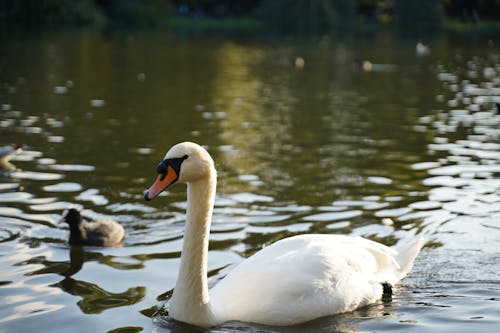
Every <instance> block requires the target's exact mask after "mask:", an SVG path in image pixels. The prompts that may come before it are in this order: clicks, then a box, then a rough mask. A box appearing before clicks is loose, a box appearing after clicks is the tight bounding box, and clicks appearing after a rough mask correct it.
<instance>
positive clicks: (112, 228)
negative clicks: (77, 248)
mask: <svg viewBox="0 0 500 333" xmlns="http://www.w3.org/2000/svg"><path fill="white" fill-rule="evenodd" d="M64 222H66V223H67V224H68V225H69V244H70V245H90V246H119V245H122V243H123V241H124V239H125V230H124V229H123V227H122V225H121V224H119V223H118V222H116V221H114V220H112V219H109V218H105V219H100V220H97V221H95V222H91V223H89V222H85V221H84V220H83V218H82V215H81V213H80V211H78V210H77V209H75V208H70V209H67V210H65V211H64V212H63V214H62V219H61V223H64Z"/></svg>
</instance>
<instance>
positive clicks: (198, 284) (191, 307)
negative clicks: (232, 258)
mask: <svg viewBox="0 0 500 333" xmlns="http://www.w3.org/2000/svg"><path fill="white" fill-rule="evenodd" d="M216 183H217V178H216V173H215V170H213V172H211V173H210V175H209V176H208V177H207V178H204V179H200V180H198V181H196V182H192V183H188V186H187V202H188V206H187V213H186V215H187V216H186V227H185V230H184V244H183V247H182V255H181V265H180V270H179V276H178V278H177V284H176V286H175V289H174V293H173V295H172V299H171V303H170V310H169V312H170V316H171V317H172V318H174V319H176V320H180V321H183V322H187V323H190V324H194V325H200V326H209V325H212V324H213V318H212V313H211V310H210V299H209V295H208V285H207V255H208V239H209V233H210V222H211V219H212V211H213V205H214V200H215V187H216Z"/></svg>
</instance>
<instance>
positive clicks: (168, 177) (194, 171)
mask: <svg viewBox="0 0 500 333" xmlns="http://www.w3.org/2000/svg"><path fill="white" fill-rule="evenodd" d="M156 172H157V173H158V178H157V179H156V181H155V182H154V184H153V185H151V187H150V188H149V189H148V190H147V191H146V193H144V199H146V200H147V201H149V200H151V199H153V198H155V197H156V196H157V195H158V194H160V193H161V192H162V191H164V190H166V189H167V188H168V187H170V186H171V185H173V184H175V183H176V182H182V183H190V182H195V181H197V180H200V179H205V178H207V177H209V176H210V174H211V173H212V172H215V169H214V161H213V160H212V157H210V155H209V154H208V152H207V151H206V150H205V149H204V148H202V147H201V146H199V145H197V144H196V143H192V142H182V143H178V144H176V145H175V146H173V147H172V148H170V150H169V151H168V152H167V154H166V155H165V157H164V158H163V160H162V161H161V162H160V164H158V166H157V167H156Z"/></svg>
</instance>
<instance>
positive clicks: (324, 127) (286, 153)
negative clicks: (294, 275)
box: [0, 33, 500, 332]
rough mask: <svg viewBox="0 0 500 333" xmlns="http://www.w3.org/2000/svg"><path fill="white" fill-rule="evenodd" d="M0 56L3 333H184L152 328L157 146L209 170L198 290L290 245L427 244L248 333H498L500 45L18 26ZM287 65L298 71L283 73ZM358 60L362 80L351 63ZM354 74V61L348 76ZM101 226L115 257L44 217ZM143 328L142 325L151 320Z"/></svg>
mask: <svg viewBox="0 0 500 333" xmlns="http://www.w3.org/2000/svg"><path fill="white" fill-rule="evenodd" d="M1 44H2V45H1V46H0V51H1V52H0V131H1V136H0V145H1V146H12V147H14V146H17V145H19V146H22V147H23V152H22V153H21V154H20V155H17V156H16V157H15V158H13V159H12V160H11V164H4V165H3V169H2V172H1V174H0V331H1V332H30V331H35V330H37V331H42V332H48V331H50V332H68V331H73V332H90V331H95V332H107V331H113V332H140V331H144V332H150V331H155V332H169V331H172V332H191V331H193V328H192V327H185V326H183V325H180V324H177V323H173V322H171V321H169V319H168V317H167V316H166V313H165V310H164V309H163V304H164V303H165V301H167V300H168V298H169V297H170V294H171V290H172V288H173V287H174V284H175V279H176V275H177V269H178V264H179V256H180V250H181V244H182V231H183V221H184V209H185V207H186V203H185V191H184V188H183V187H182V186H178V187H176V188H174V189H172V190H171V191H170V192H169V193H168V195H167V196H164V197H161V198H159V199H158V200H156V201H153V202H151V203H146V202H144V201H143V194H142V193H143V191H144V190H145V189H146V188H147V187H148V186H149V185H150V184H151V182H152V181H153V180H154V178H155V166H156V164H157V163H158V162H159V161H160V159H161V158H162V157H163V155H164V154H165V152H166V150H167V149H168V148H169V147H170V146H171V145H173V144H175V143H177V142H179V141H184V140H191V141H196V142H198V143H200V144H202V145H204V146H206V148H207V149H208V150H209V152H210V153H211V154H212V156H213V157H214V159H215V161H216V167H217V169H218V177H219V183H218V194H217V198H216V208H215V212H214V219H213V224H212V233H211V236H210V252H209V275H210V277H211V279H212V283H214V282H215V281H216V280H217V279H219V278H221V277H223V276H224V275H225V274H226V273H227V272H228V271H229V270H230V269H231V266H232V265H234V264H235V263H238V262H239V261H241V260H242V259H243V258H244V257H247V256H249V255H251V254H252V253H254V252H256V251H257V250H259V249H261V248H262V247H264V246H266V245H267V244H269V243H271V242H274V241H276V240H279V239H282V238H284V237H287V236H290V235H295V234H302V233H342V234H353V235H362V236H365V237H368V238H370V239H373V240H377V241H380V242H382V243H384V244H387V245H393V244H395V243H396V242H397V241H398V240H401V239H405V238H411V237H413V236H414V235H416V234H423V235H426V237H427V239H428V243H427V246H426V247H425V248H424V249H423V252H422V253H421V255H420V256H419V257H418V258H417V261H416V263H415V267H414V270H413V272H412V273H411V275H410V276H409V277H407V278H406V279H405V280H404V281H403V283H402V284H401V285H400V286H398V288H397V290H396V293H395V295H394V297H393V299H392V301H390V302H382V301H381V302H380V303H377V304H374V305H371V306H368V307H366V308H363V309H360V310H358V311H355V312H352V313H347V314H342V315H337V316H332V317H328V318H321V319H318V320H315V321H313V322H311V323H306V324H303V325H299V326H297V327H290V328H276V327H262V326H258V325H251V324H245V323H227V324H224V325H222V326H221V327H218V328H214V329H212V331H213V332H219V331H243V332H247V331H248V332H254V331H258V330H262V331H279V332H305V331H307V332H334V331H341V332H351V331H377V332H470V331H472V330H474V329H477V330H481V332H496V331H497V330H498V327H500V279H499V272H500V194H499V192H500V191H499V190H500V179H499V177H498V175H499V174H500V140H499V136H500V110H499V109H498V108H497V107H496V105H495V103H500V50H499V47H500V45H497V44H495V42H494V41H488V40H484V41H483V40H480V39H476V38H471V39H451V38H446V37H440V38H437V39H435V40H433V42H432V43H431V53H430V54H429V55H426V56H422V57H418V56H416V54H415V44H416V42H415V41H405V40H400V39H397V38H395V37H387V36H379V37H373V38H368V37H363V38H357V39H355V40H348V41H339V40H336V39H333V38H314V39H311V40H299V41H297V40H294V39H280V40H263V39H257V40H254V39H244V40H239V39H234V38H202V37H200V36H195V37H193V36H191V37H184V36H183V37H180V36H171V35H162V34H160V33H144V34H110V35H106V34H102V35H99V34H91V33H71V34H68V35H66V34H57V33H51V34H34V33H32V34H21V35H14V36H9V37H6V36H5V35H4V36H3V43H1ZM296 56H300V57H302V58H303V59H304V60H305V66H304V67H303V68H295V67H293V66H291V65H290V64H292V63H293V59H294V57H296ZM360 59H361V60H364V59H366V60H367V61H370V62H371V63H372V65H373V66H371V67H370V68H369V69H371V71H365V70H363V66H359V64H360V61H359V60H360ZM365 69H368V68H365ZM71 206H77V207H79V208H82V209H83V214H84V216H85V217H86V218H88V219H94V218H100V217H107V216H109V217H113V218H114V219H116V220H117V221H119V222H120V223H121V224H122V225H123V226H124V228H125V230H126V234H127V238H126V241H125V244H124V245H123V247H121V248H99V247H88V248H79V247H69V246H68V244H67V238H68V229H67V228H66V227H65V226H64V225H61V224H59V223H58V222H59V219H60V215H61V212H62V211H63V210H64V209H66V208H68V207H71ZM154 318H155V319H154Z"/></svg>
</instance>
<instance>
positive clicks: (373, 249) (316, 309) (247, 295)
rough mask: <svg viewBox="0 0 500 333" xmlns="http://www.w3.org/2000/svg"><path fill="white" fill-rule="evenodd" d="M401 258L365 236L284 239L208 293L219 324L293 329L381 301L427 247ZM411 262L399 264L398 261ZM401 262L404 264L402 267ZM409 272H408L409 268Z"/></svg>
mask: <svg viewBox="0 0 500 333" xmlns="http://www.w3.org/2000/svg"><path fill="white" fill-rule="evenodd" d="M412 244H413V245H411V246H409V247H408V249H406V250H407V251H410V250H411V251H410V252H411V253H410V254H404V256H403V257H401V256H400V254H398V252H397V251H396V250H394V249H392V248H389V247H387V246H384V245H382V244H379V243H376V242H373V241H370V240H366V239H364V238H361V237H350V236H344V235H301V236H295V237H290V238H286V239H283V240H281V241H278V242H276V243H274V244H272V245H270V246H269V247H266V248H264V249H263V250H261V251H259V252H257V253H256V254H255V255H253V256H252V257H250V258H248V259H247V260H245V261H244V262H242V263H241V264H240V265H238V266H236V267H235V268H234V270H233V271H231V272H230V273H229V274H228V275H227V276H226V277H225V278H224V279H222V280H221V281H220V282H219V283H218V284H217V285H215V287H214V288H213V289H212V290H211V291H210V298H211V303H212V309H213V312H214V315H215V316H216V318H218V319H219V320H220V321H227V320H240V321H246V322H256V323H263V324H269V325H291V324H295V323H300V322H305V321H308V320H312V319H314V318H319V317H322V316H327V315H331V314H335V313H341V312H346V311H351V310H354V309H356V308H358V307H361V306H364V305H367V304H370V303H372V302H375V301H377V300H378V299H380V298H381V297H382V293H383V287H382V283H389V284H395V283H396V282H397V281H399V280H400V279H401V278H402V277H404V275H406V273H407V271H404V272H403V271H401V268H402V266H403V268H404V269H405V270H406V269H408V268H409V269H411V266H412V264H413V260H414V258H415V256H416V254H418V251H419V250H420V248H421V247H422V245H423V242H422V241H416V242H414V243H412ZM403 259H406V260H411V263H407V262H404V263H401V262H400V260H403ZM402 264H403V265H402ZM409 269H408V270H409Z"/></svg>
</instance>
